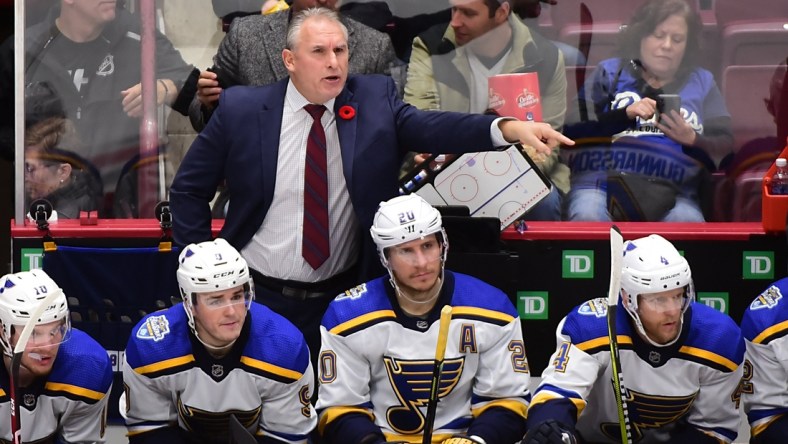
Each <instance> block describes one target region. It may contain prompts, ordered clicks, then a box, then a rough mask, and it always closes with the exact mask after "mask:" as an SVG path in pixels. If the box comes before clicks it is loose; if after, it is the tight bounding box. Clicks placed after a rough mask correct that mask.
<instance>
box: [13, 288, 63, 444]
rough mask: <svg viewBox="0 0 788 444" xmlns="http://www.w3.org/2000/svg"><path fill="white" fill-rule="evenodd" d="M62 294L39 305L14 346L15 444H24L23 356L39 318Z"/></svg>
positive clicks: (44, 300)
mask: <svg viewBox="0 0 788 444" xmlns="http://www.w3.org/2000/svg"><path fill="white" fill-rule="evenodd" d="M60 294H61V292H60V291H53V292H51V293H49V294H48V295H47V296H46V297H45V298H44V299H42V300H41V302H39V303H38V306H36V308H35V310H33V312H32V313H30V319H28V321H27V323H26V324H25V326H24V328H22V333H20V334H19V340H17V341H16V346H14V355H13V357H12V358H11V374H10V375H9V376H10V378H11V380H10V381H9V384H8V387H9V391H10V393H9V395H11V396H10V399H11V442H12V443H13V444H22V421H21V417H20V414H21V412H20V409H19V399H17V393H18V392H19V390H18V389H19V387H18V386H17V384H18V382H19V367H20V366H21V364H22V355H23V354H24V353H25V347H27V341H28V340H29V339H30V335H32V334H33V329H34V328H35V327H36V323H37V322H38V318H40V317H41V314H43V313H44V311H46V309H47V307H49V305H50V304H51V303H52V301H54V300H55V299H56V298H57V297H58V296H60ZM9 339H10V338H9Z"/></svg>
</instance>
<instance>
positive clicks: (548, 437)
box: [520, 419, 577, 444]
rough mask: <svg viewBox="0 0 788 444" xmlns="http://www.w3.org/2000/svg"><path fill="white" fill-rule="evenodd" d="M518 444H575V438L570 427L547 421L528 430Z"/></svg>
mask: <svg viewBox="0 0 788 444" xmlns="http://www.w3.org/2000/svg"><path fill="white" fill-rule="evenodd" d="M520 444H577V437H576V436H575V434H574V432H573V431H572V429H571V427H569V426H567V425H566V424H563V423H560V422H558V421H555V420H552V419H549V420H547V421H545V422H543V423H540V424H539V425H537V426H536V427H533V428H532V429H531V430H528V433H526V434H525V438H523V440H522V442H521V443H520Z"/></svg>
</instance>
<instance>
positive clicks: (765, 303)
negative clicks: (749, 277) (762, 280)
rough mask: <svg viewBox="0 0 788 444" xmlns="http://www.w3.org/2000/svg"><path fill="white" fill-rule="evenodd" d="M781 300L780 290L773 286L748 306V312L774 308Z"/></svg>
mask: <svg viewBox="0 0 788 444" xmlns="http://www.w3.org/2000/svg"><path fill="white" fill-rule="evenodd" d="M782 298H783V295H782V293H781V292H780V289H779V288H778V287H776V286H774V285H772V286H771V287H769V288H768V289H767V290H766V291H764V292H763V293H761V294H760V295H758V297H757V298H755V300H754V301H752V303H751V304H750V310H760V309H762V308H774V307H776V306H777V304H778V303H779V302H780V299H782Z"/></svg>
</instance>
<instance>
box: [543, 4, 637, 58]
mask: <svg viewBox="0 0 788 444" xmlns="http://www.w3.org/2000/svg"><path fill="white" fill-rule="evenodd" d="M644 1H645V0H631V1H626V2H622V1H618V0H593V1H591V0H561V2H559V3H558V4H557V5H555V6H552V7H551V8H550V14H551V19H552V24H553V30H554V31H555V33H556V35H557V37H558V39H559V40H561V41H563V42H565V43H568V44H570V45H572V46H575V47H577V48H579V49H580V51H581V52H583V53H584V54H586V57H587V59H588V62H587V63H588V64H589V65H596V64H597V63H598V62H599V61H600V60H604V59H606V58H609V57H612V56H613V55H614V54H615V48H616V45H617V42H618V33H619V30H620V28H621V25H622V24H624V23H626V22H627V21H629V19H630V17H631V16H632V13H633V12H634V11H635V10H636V9H637V8H638V7H639V6H640V5H641V4H643V3H644Z"/></svg>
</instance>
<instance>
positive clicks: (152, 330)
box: [126, 304, 192, 368]
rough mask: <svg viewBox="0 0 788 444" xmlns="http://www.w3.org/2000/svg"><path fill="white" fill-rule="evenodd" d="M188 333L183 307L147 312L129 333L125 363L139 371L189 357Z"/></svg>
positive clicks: (174, 306)
mask: <svg viewBox="0 0 788 444" xmlns="http://www.w3.org/2000/svg"><path fill="white" fill-rule="evenodd" d="M189 331H190V330H189V323H188V319H187V317H186V312H185V311H184V309H183V304H176V305H173V306H172V307H170V308H168V309H166V310H162V311H157V312H155V313H150V314H148V315H147V316H145V317H144V318H142V320H140V322H139V323H137V325H136V326H134V328H133V329H132V330H131V336H130V337H129V342H128V345H127V346H126V361H127V362H128V363H129V365H130V366H131V368H139V367H145V366H149V365H152V364H157V363H162V362H165V361H169V360H172V359H176V358H182V357H184V356H188V355H191V354H192V347H191V342H190V341H189Z"/></svg>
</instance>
